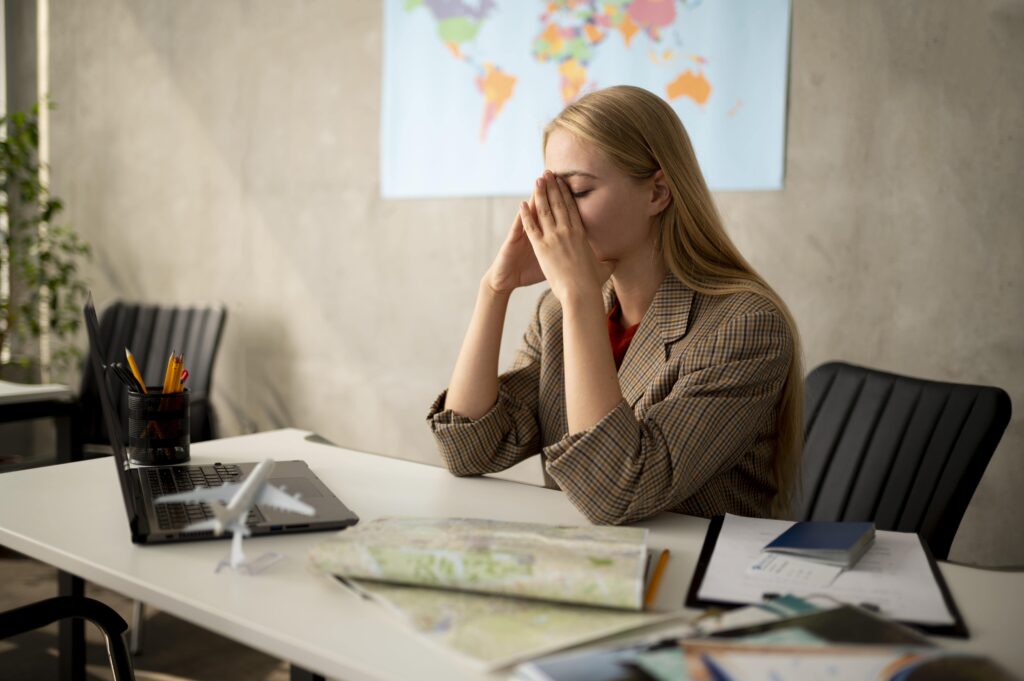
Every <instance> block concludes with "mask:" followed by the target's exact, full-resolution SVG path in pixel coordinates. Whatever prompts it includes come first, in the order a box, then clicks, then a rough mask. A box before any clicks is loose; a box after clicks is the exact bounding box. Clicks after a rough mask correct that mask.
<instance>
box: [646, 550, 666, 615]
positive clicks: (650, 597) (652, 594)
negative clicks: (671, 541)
mask: <svg viewBox="0 0 1024 681" xmlns="http://www.w3.org/2000/svg"><path fill="white" fill-rule="evenodd" d="M668 557H669V550H668V549H665V550H664V551H662V552H661V557H660V558H658V565H657V566H656V567H655V568H654V574H653V575H651V583H650V584H648V585H647V595H646V596H645V597H644V607H645V608H650V607H651V605H652V604H653V603H654V599H655V598H656V597H657V596H658V585H659V584H661V576H662V575H663V574H664V573H665V566H666V565H668Z"/></svg>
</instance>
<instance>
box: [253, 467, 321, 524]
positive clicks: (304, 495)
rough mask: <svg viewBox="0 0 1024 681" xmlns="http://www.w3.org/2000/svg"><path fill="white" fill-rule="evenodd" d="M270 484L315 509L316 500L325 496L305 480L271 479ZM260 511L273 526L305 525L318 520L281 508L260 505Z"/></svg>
mask: <svg viewBox="0 0 1024 681" xmlns="http://www.w3.org/2000/svg"><path fill="white" fill-rule="evenodd" d="M268 482H269V483H270V484H271V485H273V486H274V487H276V488H278V489H279V490H281V491H283V492H284V493H285V494H287V495H289V496H295V495H296V494H298V495H299V500H300V501H305V502H307V503H308V504H310V505H311V506H313V507H314V508H315V507H317V503H316V501H315V500H316V499H319V498H322V497H323V494H321V493H320V490H318V489H317V488H316V485H314V484H313V483H312V482H310V481H309V480H306V479H305V478H271V479H270V480H269V481H268ZM260 511H261V512H262V513H263V517H264V518H265V519H266V522H267V523H271V524H276V523H285V524H287V525H293V524H296V523H302V524H305V523H308V522H309V521H311V520H315V519H316V518H315V517H313V518H309V517H306V516H304V515H301V514H299V513H292V512H290V511H284V510H282V509H279V508H271V507H269V506H264V505H262V504H261V505H260Z"/></svg>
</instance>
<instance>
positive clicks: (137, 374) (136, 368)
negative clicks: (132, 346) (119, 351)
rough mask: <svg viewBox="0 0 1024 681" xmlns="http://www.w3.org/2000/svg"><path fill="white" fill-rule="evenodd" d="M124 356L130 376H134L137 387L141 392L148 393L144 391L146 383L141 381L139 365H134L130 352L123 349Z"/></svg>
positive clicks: (133, 358)
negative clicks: (129, 368)
mask: <svg viewBox="0 0 1024 681" xmlns="http://www.w3.org/2000/svg"><path fill="white" fill-rule="evenodd" d="M124 356H125V357H127V358H128V366H129V367H131V370H132V376H134V377H135V380H136V381H138V382H139V387H140V388H141V389H142V392H143V393H148V392H149V391H148V390H146V382H145V381H143V380H142V372H141V371H139V365H138V364H136V363H135V357H134V356H132V351H131V350H129V349H128V348H125V349H124Z"/></svg>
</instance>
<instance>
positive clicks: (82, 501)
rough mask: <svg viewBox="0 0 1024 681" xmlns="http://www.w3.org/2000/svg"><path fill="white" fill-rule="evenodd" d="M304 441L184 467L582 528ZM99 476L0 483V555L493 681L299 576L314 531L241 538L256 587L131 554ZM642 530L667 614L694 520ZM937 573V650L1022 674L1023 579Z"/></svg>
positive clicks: (530, 501) (435, 474)
mask: <svg viewBox="0 0 1024 681" xmlns="http://www.w3.org/2000/svg"><path fill="white" fill-rule="evenodd" d="M307 435H308V433H306V432H303V431H298V430H280V431H274V432H270V433H262V434H258V435H250V436H244V437H238V438H228V439H224V440H217V441H212V442H207V443H201V444H196V445H193V447H192V459H193V463H212V462H214V461H223V462H241V461H258V460H261V459H263V458H266V457H273V458H275V459H277V460H279V461H283V460H287V459H304V460H305V461H307V462H308V463H309V466H310V468H312V470H313V471H314V472H316V473H317V475H319V476H320V478H321V479H322V480H323V481H324V482H325V483H326V484H327V486H328V487H330V488H331V489H332V490H334V492H335V493H336V494H337V495H338V496H339V497H340V498H341V499H342V500H343V501H345V503H346V504H348V505H349V506H350V507H351V508H352V509H353V510H354V511H355V512H356V513H358V514H359V516H360V518H361V519H362V520H372V519H374V518H377V517H381V516H386V515H411V516H424V517H444V516H463V517H489V518H495V519H504V520H520V521H533V522H544V523H574V524H583V523H586V522H587V521H586V520H585V519H584V517H583V516H582V515H581V514H580V513H579V512H578V511H576V509H575V508H574V507H573V506H572V505H571V504H570V503H569V501H568V499H566V497H565V496H564V495H563V494H562V493H561V492H557V491H554V490H549V489H544V488H541V487H533V486H529V485H523V484H519V483H514V482H508V481H504V480H495V479H491V478H455V477H453V476H451V475H449V474H448V473H447V471H445V470H443V469H441V468H437V467H434V466H428V465H424V464H419V463H414V462H409V461H404V460H400V459H390V458H386V457H382V456H375V455H371V454H364V453H360V452H355V451H352V450H348V449H340V448H336V447H331V446H328V445H323V444H318V443H316V442H312V441H307V440H306V436H307ZM113 465H114V463H113V462H112V460H111V459H109V458H105V459H96V460H92V461H83V462H77V463H71V464H65V465H62V466H50V467H47V468H39V469H32V470H26V471H17V472H13V473H5V474H3V475H0V544H3V545H5V546H8V547H10V548H12V549H14V550H16V551H19V552H22V553H24V554H27V555H29V556H32V557H34V558H37V559H39V560H42V561H45V562H47V563H50V564H51V565H54V566H57V567H59V568H61V569H63V570H66V571H68V572H71V573H74V574H77V575H79V576H81V577H84V578H85V579H86V580H89V581H91V582H94V583H96V584H100V585H102V586H105V587H107V588H110V589H114V590H116V591H119V592H121V593H123V594H125V595H127V596H130V597H132V598H136V599H139V600H142V601H144V602H146V603H151V604H153V605H154V606H156V607H158V608H160V609H162V610H165V611H167V612H169V613H172V614H174V615H176V616H178V617H181V618H183V619H186V620H189V621H191V622H194V623H196V624H198V625H200V626H203V627H206V628H208V629H211V630H213V631H216V632H218V633H221V634H223V635H225V636H228V637H230V638H233V639H235V640H237V641H240V642H241V643H244V644H246V645H249V646H252V647H254V648H257V649H260V650H263V651H265V652H267V653H269V654H271V655H274V656H277V657H280V658H281V659H284V660H288V661H290V662H293V663H295V664H297V665H299V666H301V667H303V668H305V669H308V670H310V671H313V672H317V673H320V674H324V675H326V676H331V677H339V678H342V679H346V680H352V681H357V680H361V679H407V678H422V679H452V680H458V679H492V678H493V679H497V678H503V677H504V676H505V675H504V674H493V675H487V674H482V673H479V672H476V671H475V670H473V669H471V668H468V667H466V666H464V665H463V664H462V663H460V662H459V660H458V658H456V657H454V656H453V655H451V654H448V653H446V652H444V651H441V650H438V649H436V648H434V647H432V646H431V645H429V644H427V643H426V642H424V641H423V640H422V639H421V638H420V637H419V636H417V635H416V634H414V633H412V631H411V630H409V629H407V628H405V627H403V626H401V625H400V624H399V623H398V622H397V621H396V619H395V618H394V616H393V615H391V614H389V613H388V612H386V611H385V609H384V608H381V607H379V606H377V605H375V604H373V603H369V602H363V601H359V600H357V599H355V598H353V597H352V596H351V595H350V594H348V593H346V592H345V591H344V590H343V589H341V588H340V587H338V586H336V585H335V584H334V583H332V582H331V581H330V580H329V579H327V578H325V577H323V576H322V575H319V574H317V573H315V572H313V571H312V570H311V569H310V567H309V565H308V561H307V558H306V556H307V552H308V550H309V549H310V548H311V547H312V546H313V545H314V544H316V543H317V542H319V541H321V540H322V539H324V537H325V536H326V535H324V534H322V533H315V534H297V535H290V536H276V537H265V538H264V537H261V538H257V539H255V540H252V542H251V543H248V544H247V546H248V549H247V550H248V551H249V552H250V553H251V554H252V555H258V554H259V553H261V552H263V551H270V550H274V551H279V552H282V553H285V554H287V555H288V558H287V559H286V560H284V561H282V562H281V563H279V564H277V565H275V566H273V567H272V568H271V569H270V570H269V571H268V572H266V573H264V574H261V575H259V576H256V577H249V576H245V575H240V574H235V573H231V572H227V571H225V572H221V573H220V574H215V573H214V572H213V568H214V566H215V565H216V563H217V561H218V560H220V559H221V558H222V557H223V556H224V555H225V554H226V553H227V551H228V543H227V542H221V541H206V542H196V543H190V544H172V545H164V546H135V545H133V544H132V543H131V542H130V540H129V533H128V525H127V520H126V518H125V513H124V506H123V504H122V501H121V495H120V492H119V490H118V489H117V480H116V475H115V472H114V470H112V466H113ZM69 509H73V512H69ZM642 525H643V526H644V527H647V528H649V529H650V530H651V534H650V545H651V546H652V547H654V548H670V549H671V550H672V559H671V562H670V563H669V572H668V573H667V574H666V579H665V581H664V582H663V585H662V589H661V591H660V593H659V597H658V603H657V604H656V605H657V607H658V608H659V609H663V610H670V609H676V608H679V607H680V606H681V604H682V601H683V597H684V594H685V590H686V587H687V585H688V584H689V581H690V577H691V575H692V573H693V569H694V565H695V564H696V561H697V556H698V554H699V552H700V547H701V545H702V542H703V537H704V531H705V528H706V526H707V521H706V520H703V519H701V518H693V517H689V516H683V515H677V514H671V513H665V514H662V515H660V516H658V517H656V518H653V519H651V520H650V521H647V522H645V523H642ZM942 570H943V573H944V574H945V575H946V579H947V580H948V582H949V584H950V588H951V590H952V591H953V594H954V597H955V598H956V599H957V602H958V604H959V606H960V608H961V611H962V612H963V615H964V618H965V619H966V621H967V625H968V627H969V628H970V629H971V632H972V635H973V637H972V639H971V640H970V641H955V640H942V641H941V643H942V644H943V645H945V646H947V647H951V648H961V649H967V650H971V651H974V652H978V653H982V654H986V655H990V656H992V657H993V658H994V659H996V660H998V661H1000V662H1002V663H1003V664H1004V665H1005V666H1007V667H1008V668H1009V669H1011V670H1014V671H1020V670H1024V646H1020V645H1019V642H1018V640H1019V632H1020V631H1021V630H1022V629H1024V608H1022V606H1021V603H1020V594H1021V593H1022V592H1024V589H1022V587H1024V574H1021V573H1006V572H990V571H984V570H976V569H972V568H966V567H960V566H955V565H948V564H943V565H942ZM1008 594H1012V595H1013V598H1009V599H1008V598H1007V595H1008ZM396 650H400V651H401V652H402V654H401V655H395V654H394V652H395V651H396Z"/></svg>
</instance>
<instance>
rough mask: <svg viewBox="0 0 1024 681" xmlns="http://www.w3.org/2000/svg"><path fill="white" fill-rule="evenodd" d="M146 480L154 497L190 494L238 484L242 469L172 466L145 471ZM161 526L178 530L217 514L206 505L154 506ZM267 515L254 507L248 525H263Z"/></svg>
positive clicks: (220, 466)
mask: <svg viewBox="0 0 1024 681" xmlns="http://www.w3.org/2000/svg"><path fill="white" fill-rule="evenodd" d="M141 472H142V474H143V479H144V480H145V482H146V484H147V485H149V491H150V493H152V495H153V497H154V498H156V497H159V496H160V495H162V494H174V493H176V492H188V491H190V490H193V489H195V488H196V487H218V486H220V485H223V484H224V483H225V482H237V481H238V480H239V478H241V476H242V470H241V469H240V468H239V467H238V466H235V465H233V464H226V465H225V464H220V463H218V464H214V465H212V466H168V467H166V468H143V469H141ZM153 508H154V510H155V511H156V518H157V523H158V524H159V525H160V529H161V530H177V529H181V528H183V527H185V526H186V525H190V524H191V523H196V522H199V521H201V520H208V519H210V518H212V517H213V511H211V510H210V507H209V506H207V505H206V504H205V503H202V502H193V503H188V504H186V503H170V504H153ZM263 519H264V518H263V514H262V513H260V510H259V508H257V507H255V506H253V507H252V509H250V510H249V516H248V517H247V518H246V519H245V523H246V525H255V524H257V523H261V522H263Z"/></svg>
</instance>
